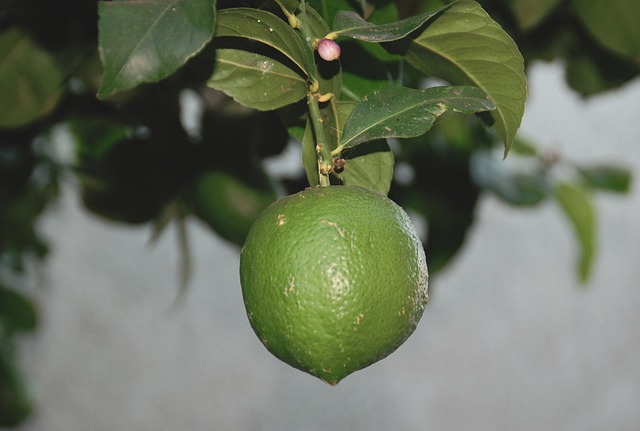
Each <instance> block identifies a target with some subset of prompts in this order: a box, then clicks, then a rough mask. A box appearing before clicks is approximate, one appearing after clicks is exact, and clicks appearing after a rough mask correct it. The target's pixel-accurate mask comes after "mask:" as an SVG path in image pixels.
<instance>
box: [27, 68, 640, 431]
mask: <svg viewBox="0 0 640 431" xmlns="http://www.w3.org/2000/svg"><path fill="white" fill-rule="evenodd" d="M531 72H532V73H531V75H530V88H531V92H532V94H531V96H530V103H529V105H528V109H527V113H526V115H525V120H524V124H523V126H522V131H521V134H522V136H523V137H529V138H531V139H534V140H536V141H537V142H539V143H540V144H541V145H542V147H543V148H546V149H555V150H557V151H559V152H561V153H562V154H564V155H566V156H568V157H571V158H573V159H576V160H580V161H595V162H598V161H611V162H622V163H623V164H625V165H626V166H628V167H630V168H633V169H634V170H635V172H636V173H638V172H640V150H639V149H638V145H640V81H638V80H636V81H635V82H633V83H632V84H630V85H628V86H627V87H625V88H623V89H622V90H623V91H619V92H613V93H609V94H606V95H604V96H600V97H596V98H593V99H590V100H589V102H588V103H586V104H584V103H583V102H582V101H581V100H580V99H579V98H578V97H577V96H576V95H574V94H572V93H570V92H569V91H568V90H567V89H566V87H565V85H564V83H563V76H562V68H561V66H560V65H559V64H550V65H549V64H546V65H536V66H535V67H533V69H532V71H531ZM505 163H509V159H507V161H506V162H505ZM596 205H597V209H598V215H599V228H600V230H599V234H598V239H599V241H600V250H599V256H598V259H597V266H596V268H595V270H594V274H593V277H592V280H591V282H590V283H589V285H588V286H586V287H581V286H579V285H578V283H577V281H576V280H577V277H576V274H575V271H574V263H575V259H576V245H575V242H574V239H573V237H572V232H571V230H570V227H569V226H568V224H567V223H566V221H565V220H564V218H563V217H562V216H561V214H560V210H559V209H558V208H557V207H556V206H554V205H553V204H546V205H543V206H541V207H538V208H537V209H535V210H533V211H531V210H529V211H521V210H518V209H514V208H510V207H507V206H505V205H504V204H502V203H501V202H499V201H498V200H497V199H495V198H493V197H491V196H484V197H483V198H482V200H481V203H480V205H479V207H478V211H477V223H476V224H475V225H474V228H473V230H472V231H471V232H470V235H469V238H468V242H467V244H466V246H465V248H464V250H463V252H461V253H460V254H459V255H458V256H457V258H456V260H455V262H453V263H452V264H451V265H450V266H449V267H448V268H447V270H446V271H444V272H443V273H441V274H439V276H438V277H434V278H433V279H432V282H431V286H430V287H431V292H432V301H431V302H430V304H429V306H428V308H427V311H426V314H425V316H424V318H423V320H422V322H421V324H420V325H419V327H418V329H417V331H416V332H415V334H414V335H413V336H412V337H411V338H410V339H409V341H408V342H407V343H406V344H405V345H403V346H402V347H401V348H400V349H399V350H398V351H397V352H395V353H394V354H392V355H391V356H390V357H388V358H387V359H385V360H383V361H382V362H379V363H378V364H375V365H373V366H371V367H369V368H367V369H365V370H362V371H359V372H357V373H355V374H354V375H352V376H350V377H348V378H347V379H345V380H344V381H343V382H341V383H340V385H338V386H337V387H335V388H334V387H330V386H328V385H326V384H324V383H322V382H320V381H319V380H317V379H315V378H312V377H310V376H307V375H306V374H303V373H301V372H299V371H297V370H294V369H292V368H290V367H289V366H287V365H284V364H282V363H280V362H279V361H278V360H276V359H275V358H274V357H272V356H271V355H270V354H269V353H268V352H267V351H266V350H265V349H264V348H263V347H262V345H261V344H260V343H259V342H258V340H257V338H256V337H255V336H254V335H253V333H252V331H251V328H250V327H249V324H248V322H247V319H246V316H245V314H244V309H243V306H242V298H241V293H240V285H239V279H238V275H237V266H238V250H237V249H234V248H230V247H229V246H228V245H226V244H225V243H223V242H222V241H220V240H219V239H217V238H216V237H214V236H213V235H211V234H210V233H209V231H207V230H206V229H205V228H204V227H203V226H201V225H199V224H198V223H196V222H193V223H191V224H190V225H189V233H190V236H191V239H192V249H193V255H194V256H195V273H194V279H193V282H192V288H191V290H190V292H189V294H188V296H187V297H186V300H185V302H184V303H183V304H182V305H180V306H179V307H177V308H173V309H169V306H170V304H171V303H172V301H173V298H174V295H175V293H176V290H175V289H176V280H177V276H176V272H177V259H178V258H177V247H176V239H175V236H174V235H173V234H169V235H165V236H164V237H163V238H162V239H161V240H160V242H159V243H158V244H156V245H155V246H154V247H149V246H148V245H147V241H148V238H149V234H150V232H149V230H148V227H143V228H128V227H122V226H119V225H111V224H107V223H105V222H103V221H101V220H98V219H96V218H95V217H93V216H92V215H90V214H87V213H86V212H85V211H83V209H82V208H81V206H80V205H79V203H78V201H77V195H76V194H75V193H74V192H73V190H71V187H70V189H69V190H67V191H66V192H65V193H64V198H63V200H62V202H61V204H60V205H59V206H58V207H57V208H55V210H54V211H52V212H51V213H50V214H49V215H48V217H47V218H46V220H45V222H44V223H43V225H42V231H43V232H44V233H45V235H46V237H48V238H49V240H50V242H51V243H52V245H53V247H54V249H53V253H52V255H51V257H50V260H49V261H48V264H47V266H46V268H45V270H44V271H43V273H41V274H39V275H38V276H37V277H36V280H34V284H37V286H38V287H37V289H36V290H35V291H34V294H35V295H36V297H37V300H38V303H39V306H40V309H41V315H42V324H41V327H40V329H39V331H38V333H37V334H36V335H35V336H33V337H30V338H28V339H27V340H25V343H24V345H23V346H22V349H21V355H22V357H23V358H24V362H25V363H26V366H27V367H28V370H29V373H30V376H31V378H32V384H33V388H34V391H35V393H36V395H37V397H38V400H39V410H38V412H37V414H36V415H35V416H34V418H33V419H32V420H31V421H30V422H29V423H28V424H26V425H25V426H24V427H23V428H22V429H23V430H28V431H45V430H46V431H86V430H92V431H125V430H126V431H146V430H149V431H151V430H154V431H155V430H185V431H191V430H309V431H313V430H382V429H393V430H398V431H402V430H423V429H431V430H461V429H473V430H475V431H481V430H492V431H495V430H513V429H517V430H521V431H524V430H541V429H553V430H576V431H588V430H602V429H608V430H635V429H638V428H637V427H638V424H639V423H640V409H638V406H639V405H640V361H639V360H638V357H639V355H640V313H638V309H639V308H640V289H638V287H639V286H638V280H639V279H640V262H639V259H638V258H639V257H640V253H639V247H640V246H639V244H640V224H639V223H638V214H639V213H640V211H639V210H640V193H639V192H638V188H637V187H634V188H633V191H632V193H631V195H628V196H626V197H620V196H613V195H598V197H597V199H596Z"/></svg>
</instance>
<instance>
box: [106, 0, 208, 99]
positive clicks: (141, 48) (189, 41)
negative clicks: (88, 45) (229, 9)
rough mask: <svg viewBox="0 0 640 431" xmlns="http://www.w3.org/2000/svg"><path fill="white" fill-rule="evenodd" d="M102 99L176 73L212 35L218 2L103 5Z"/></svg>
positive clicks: (190, 0)
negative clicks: (216, 3)
mask: <svg viewBox="0 0 640 431" xmlns="http://www.w3.org/2000/svg"><path fill="white" fill-rule="evenodd" d="M98 15H99V17H100V20H99V22H98V31H99V33H98V49H99V51H100V58H101V59H102V63H103V65H104V76H103V80H102V85H101V86H100V89H99V90H98V97H99V98H102V99H104V98H106V97H108V96H110V95H111V94H113V93H114V92H116V91H121V90H126V89H129V88H133V87H135V86H137V85H139V84H142V83H145V82H156V81H159V80H161V79H163V78H166V77H167V76H169V75H171V74H172V73H174V72H175V71H176V70H177V69H178V68H179V67H181V66H182V65H183V64H185V63H186V62H187V60H188V59H190V58H191V57H193V56H194V55H195V54H197V53H198V52H199V51H200V50H202V48H204V46H205V45H206V44H207V42H209V41H210V40H211V38H212V36H213V29H214V25H215V16H216V14H215V0H160V1H110V2H106V1H101V2H99V3H98Z"/></svg>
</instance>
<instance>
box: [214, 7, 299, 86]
mask: <svg viewBox="0 0 640 431" xmlns="http://www.w3.org/2000/svg"><path fill="white" fill-rule="evenodd" d="M215 37H216V38H219V37H237V38H244V39H249V40H253V41H256V42H260V43H263V44H265V45H268V46H270V47H271V48H273V49H275V50H277V51H279V52H280V53H281V54H283V55H284V56H285V57H287V58H288V59H289V60H291V61H292V62H293V63H294V64H295V65H296V66H297V67H299V68H300V70H301V71H302V72H304V74H305V75H308V74H309V58H308V57H307V53H306V48H305V46H304V44H303V43H302V41H301V40H300V38H299V37H298V35H297V34H296V31H295V30H293V29H292V28H291V27H290V26H289V24H287V23H286V22H284V21H283V20H281V19H280V18H278V17H277V16H275V15H274V14H272V13H270V12H267V11H264V10H259V9H249V8H231V9H224V10H221V11H220V12H219V13H218V24H217V28H216V32H215Z"/></svg>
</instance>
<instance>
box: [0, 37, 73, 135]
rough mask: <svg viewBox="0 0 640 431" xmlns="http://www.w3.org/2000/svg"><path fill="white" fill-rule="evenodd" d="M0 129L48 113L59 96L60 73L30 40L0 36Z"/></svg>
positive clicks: (60, 93)
mask: <svg viewBox="0 0 640 431" xmlns="http://www.w3.org/2000/svg"><path fill="white" fill-rule="evenodd" d="M0 77H1V78H0V95H1V96H0V127H20V126H24V125H25V124H27V123H29V122H31V121H33V120H36V119H38V118H40V117H42V116H44V115H46V114H48V113H49V112H51V111H52V110H53V109H54V108H55V107H56V105H57V104H58V101H59V100H60V96H61V95H62V91H63V87H62V80H63V72H62V70H61V69H60V67H59V66H58V65H57V64H56V62H55V60H54V58H53V57H52V56H51V55H50V54H49V53H48V52H47V51H45V50H43V49H42V48H40V47H39V46H38V45H36V43H35V42H34V41H33V39H31V37H30V36H29V35H28V34H26V33H24V32H22V31H21V30H18V29H17V28H11V29H9V30H6V31H5V32H3V33H2V34H0Z"/></svg>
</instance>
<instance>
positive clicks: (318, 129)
mask: <svg viewBox="0 0 640 431" xmlns="http://www.w3.org/2000/svg"><path fill="white" fill-rule="evenodd" d="M307 104H308V105H309V116H310V117H311V124H312V126H313V131H314V134H315V138H316V139H315V141H316V153H317V154H318V174H319V178H320V185H321V186H328V185H330V183H329V174H330V173H331V171H332V170H333V165H332V164H331V152H330V151H329V148H328V147H327V138H326V136H325V133H324V125H323V124H322V123H323V120H322V113H321V112H320V105H319V103H318V94H317V93H309V96H308V97H307Z"/></svg>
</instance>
